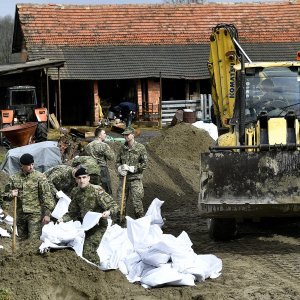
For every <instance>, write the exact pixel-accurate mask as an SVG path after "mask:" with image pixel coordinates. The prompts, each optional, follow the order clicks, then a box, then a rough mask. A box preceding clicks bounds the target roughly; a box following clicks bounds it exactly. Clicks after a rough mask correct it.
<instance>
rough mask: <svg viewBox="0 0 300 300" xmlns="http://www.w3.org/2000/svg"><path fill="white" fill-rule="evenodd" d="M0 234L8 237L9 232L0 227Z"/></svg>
mask: <svg viewBox="0 0 300 300" xmlns="http://www.w3.org/2000/svg"><path fill="white" fill-rule="evenodd" d="M0 236H3V237H10V234H9V233H8V231H7V230H5V229H3V228H1V227H0Z"/></svg>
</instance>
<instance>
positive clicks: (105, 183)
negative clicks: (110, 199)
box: [85, 127, 115, 195]
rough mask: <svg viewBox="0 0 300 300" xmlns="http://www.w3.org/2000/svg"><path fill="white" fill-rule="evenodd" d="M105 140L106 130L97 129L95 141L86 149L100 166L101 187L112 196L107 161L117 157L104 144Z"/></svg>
mask: <svg viewBox="0 0 300 300" xmlns="http://www.w3.org/2000/svg"><path fill="white" fill-rule="evenodd" d="M105 138H106V133H105V130H104V129H102V128H99V127H98V128H96V130H95V140H94V141H92V142H90V143H89V144H88V145H87V146H86V147H85V153H86V154H87V155H89V156H91V157H93V158H94V159H96V160H97V162H98V165H99V166H100V175H101V176H100V177H101V183H100V185H101V186H102V187H103V188H104V190H105V191H106V192H107V193H108V194H110V195H111V194H112V190H111V183H110V175H109V171H108V167H107V160H113V159H114V156H115V155H114V152H113V151H112V150H111V148H110V147H109V146H108V145H107V144H106V143H104V141H105Z"/></svg>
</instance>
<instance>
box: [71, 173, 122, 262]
mask: <svg viewBox="0 0 300 300" xmlns="http://www.w3.org/2000/svg"><path fill="white" fill-rule="evenodd" d="M75 177H76V182H77V184H78V186H77V187H75V188H74V189H73V190H72V192H71V195H70V198H71V199H72V201H71V204H70V206H69V218H71V219H73V220H80V221H82V220H83V218H84V216H85V214H86V213H87V212H88V211H93V212H99V213H102V217H101V219H100V221H99V224H97V225H96V226H94V227H93V228H91V229H90V230H88V231H86V232H85V234H86V236H85V241H84V246H83V257H85V258H86V259H88V260H90V261H91V262H93V263H95V264H99V256H98V255H97V252H96V251H97V249H98V247H99V244H100V241H101V238H102V236H103V234H104V232H105V230H106V228H107V217H108V216H111V217H112V218H115V217H116V215H117V213H118V210H119V208H118V205H117V203H116V202H115V201H114V200H113V198H112V197H111V196H110V195H109V194H107V193H106V192H105V191H104V190H103V189H102V187H101V186H97V185H93V184H90V182H89V180H90V176H89V175H88V173H87V170H86V169H85V168H83V167H80V168H79V169H78V170H77V171H76V173H75Z"/></svg>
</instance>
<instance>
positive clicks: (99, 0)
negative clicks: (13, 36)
mask: <svg viewBox="0 0 300 300" xmlns="http://www.w3.org/2000/svg"><path fill="white" fill-rule="evenodd" d="M17 3H36V4H46V3H53V4H86V5H88V4H128V3H131V4H132V3H135V4H141V3H163V0H29V1H26V0H17V1H15V0H0V16H1V17H4V16H6V15H11V16H12V17H14V16H15V9H16V4H17Z"/></svg>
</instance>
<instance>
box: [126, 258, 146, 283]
mask: <svg viewBox="0 0 300 300" xmlns="http://www.w3.org/2000/svg"><path fill="white" fill-rule="evenodd" d="M144 268H145V264H144V263H143V262H142V261H139V262H137V263H135V264H134V265H132V266H131V268H129V273H128V275H127V276H126V278H127V280H128V281H129V282H131V283H133V282H137V281H141V275H142V273H143V270H144Z"/></svg>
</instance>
